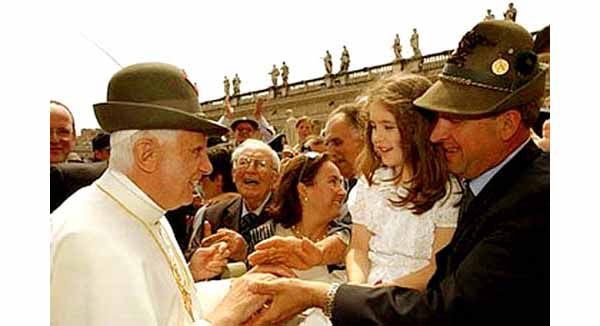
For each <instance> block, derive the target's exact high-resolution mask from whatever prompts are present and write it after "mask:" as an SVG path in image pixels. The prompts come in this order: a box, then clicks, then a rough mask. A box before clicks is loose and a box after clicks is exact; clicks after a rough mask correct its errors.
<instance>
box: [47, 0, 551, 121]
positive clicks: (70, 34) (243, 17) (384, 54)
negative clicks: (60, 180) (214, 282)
mask: <svg viewBox="0 0 600 326" xmlns="http://www.w3.org/2000/svg"><path fill="white" fill-rule="evenodd" d="M544 3H545V2H544V1H522V2H516V3H515V7H516V8H517V10H518V13H517V22H519V23H520V24H522V25H523V26H524V27H525V28H527V29H528V30H530V31H535V30H540V29H542V28H543V27H544V26H546V25H548V24H550V17H551V15H550V9H549V6H548V5H543V4H544ZM57 6H58V7H57V8H58V9H59V10H56V11H55V12H57V14H56V15H55V18H54V19H53V20H52V21H53V27H54V29H53V33H52V44H53V45H56V46H55V47H53V48H54V49H55V50H53V51H51V52H52V59H51V61H50V67H49V68H50V71H51V72H52V79H51V80H52V82H51V83H50V85H49V87H50V89H49V90H48V93H49V94H50V96H51V98H52V99H55V100H59V101H61V102H63V103H65V104H66V105H67V106H69V107H70V108H71V109H72V111H73V113H74V115H75V121H76V124H77V129H78V130H80V129H81V128H97V127H98V124H97V122H96V119H95V117H94V114H93V107H92V105H93V104H94V103H98V102H103V101H104V100H105V99H106V87H107V84H108V81H109V80H110V77H111V76H112V75H113V74H114V73H115V72H117V71H118V70H119V69H120V67H119V65H121V66H123V67H125V66H128V65H131V64H135V63H140V62H149V61H160V62H166V63H171V64H174V65H176V66H179V67H181V68H183V69H185V70H186V72H187V74H188V76H189V78H190V79H191V80H192V81H194V82H196V83H197V85H198V88H199V92H200V96H199V100H200V101H201V102H202V101H207V100H211V99H216V98H219V97H221V96H223V78H224V76H225V75H227V76H228V77H229V79H230V80H231V79H232V78H233V75H234V74H235V73H237V74H238V75H239V76H240V79H241V81H242V83H241V92H242V93H243V92H248V91H253V90H258V89H263V88H266V87H268V86H270V85H271V79H270V75H269V72H270V71H271V68H272V66H273V64H275V65H277V66H278V67H281V65H282V62H283V61H285V62H286V64H287V65H288V66H289V69H290V75H289V82H290V83H293V82H296V81H301V80H306V79H312V78H317V77H320V76H322V75H323V73H324V68H323V61H322V59H321V58H322V57H323V56H324V55H325V51H326V50H329V52H330V53H331V55H332V57H333V64H334V71H337V70H338V69H339V64H340V55H341V51H342V46H344V45H346V47H347V48H348V50H349V52H350V59H351V63H350V70H354V69H360V68H363V67H367V66H374V65H379V64H383V63H387V62H390V61H391V60H392V59H393V57H394V56H393V51H392V44H393V40H394V37H395V34H396V33H398V34H399V36H400V41H401V45H402V55H403V57H409V56H411V55H412V49H411V47H410V42H409V40H410V36H411V34H412V29H413V28H417V31H418V32H419V35H420V48H421V52H422V53H423V54H425V55H426V54H431V53H435V52H439V51H444V50H450V49H453V48H454V47H456V45H457V44H458V41H459V40H460V38H461V36H462V35H463V34H464V33H465V32H467V31H468V30H469V29H471V27H473V26H474V25H475V24H476V23H477V22H478V21H480V20H481V19H482V18H483V17H484V16H485V13H486V9H488V8H489V9H492V12H493V13H494V14H495V15H496V18H502V13H503V12H504V11H505V10H506V9H507V7H508V1H436V2H432V1H375V0H372V1H369V2H368V4H367V2H366V1H311V0H306V1H293V2H292V1H211V2H209V1H180V0H171V1H143V2H134V1H128V2H125V1H113V0H107V1H96V2H93V3H80V2H77V3H68V4H65V3H62V2H60V1H59V2H57ZM106 53H108V54H106ZM111 57H112V58H114V59H115V60H116V61H117V62H118V64H119V65H118V64H117V63H115V62H114V61H113V59H111Z"/></svg>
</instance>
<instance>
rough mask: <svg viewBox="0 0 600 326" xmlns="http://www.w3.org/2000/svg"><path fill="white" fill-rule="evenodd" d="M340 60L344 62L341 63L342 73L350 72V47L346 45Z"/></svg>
mask: <svg viewBox="0 0 600 326" xmlns="http://www.w3.org/2000/svg"><path fill="white" fill-rule="evenodd" d="M340 61H341V62H342V63H341V64H340V73H346V72H348V68H349V67H350V53H349V52H348V49H346V46H345V45H344V49H343V50H342V57H341V58H340Z"/></svg>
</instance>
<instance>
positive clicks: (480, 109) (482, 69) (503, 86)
mask: <svg viewBox="0 0 600 326" xmlns="http://www.w3.org/2000/svg"><path fill="white" fill-rule="evenodd" d="M546 69H547V66H546V65H545V64H541V63H539V62H538V61H537V56H536V54H535V52H533V38H532V37H531V34H530V33H529V32H528V31H527V30H526V29H525V28H523V27H521V26H520V25H518V24H516V23H514V22H512V21H507V20H488V21H483V22H481V23H479V24H477V25H476V26H475V27H473V29H472V30H471V31H469V32H467V34H465V36H463V38H462V39H461V41H460V43H459V45H458V48H457V49H456V50H455V51H454V52H453V53H452V54H451V55H450V57H449V58H448V61H447V62H446V64H445V65H444V68H443V70H442V73H441V74H440V75H439V80H438V81H436V82H435V83H434V84H433V86H431V87H430V88H429V89H428V90H427V91H426V92H425V93H424V94H423V95H422V96H421V97H419V98H418V99H416V100H415V101H414V104H415V105H416V106H419V107H422V108H425V109H429V110H431V111H437V112H445V113H452V114H458V115H486V114H494V113H499V112H502V111H505V110H508V109H510V108H514V107H515V106H518V105H522V104H526V103H530V102H533V101H536V100H539V99H540V98H541V97H542V96H543V95H544V88H545V83H546V78H545V77H546Z"/></svg>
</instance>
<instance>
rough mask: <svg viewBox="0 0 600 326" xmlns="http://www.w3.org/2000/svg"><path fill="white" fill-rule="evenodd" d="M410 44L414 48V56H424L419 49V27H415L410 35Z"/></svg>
mask: <svg viewBox="0 0 600 326" xmlns="http://www.w3.org/2000/svg"><path fill="white" fill-rule="evenodd" d="M410 46H411V47H412V49H413V53H414V54H413V58H418V57H422V56H423V55H422V54H421V49H419V34H418V33H417V29H416V28H413V34H412V36H411V37H410Z"/></svg>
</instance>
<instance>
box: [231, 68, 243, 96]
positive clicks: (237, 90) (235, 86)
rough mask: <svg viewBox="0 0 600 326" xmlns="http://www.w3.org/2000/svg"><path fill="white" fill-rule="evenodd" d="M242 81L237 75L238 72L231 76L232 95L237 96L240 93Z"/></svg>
mask: <svg viewBox="0 0 600 326" xmlns="http://www.w3.org/2000/svg"><path fill="white" fill-rule="evenodd" d="M241 83H242V81H241V80H240V77H238V74H237V73H236V74H235V77H233V96H237V95H240V84H241Z"/></svg>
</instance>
